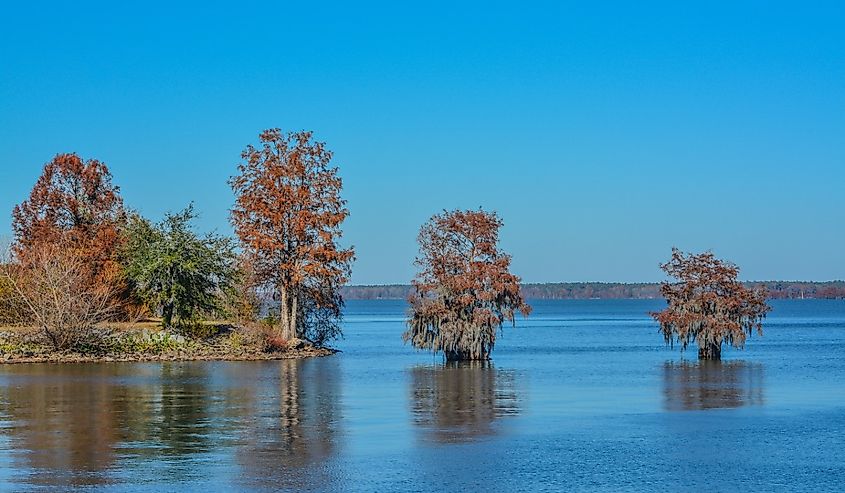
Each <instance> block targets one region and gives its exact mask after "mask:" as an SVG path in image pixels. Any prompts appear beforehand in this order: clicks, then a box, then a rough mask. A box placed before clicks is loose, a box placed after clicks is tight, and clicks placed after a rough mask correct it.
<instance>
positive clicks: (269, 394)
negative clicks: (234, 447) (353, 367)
mask: <svg viewBox="0 0 845 493" xmlns="http://www.w3.org/2000/svg"><path fill="white" fill-rule="evenodd" d="M263 370H264V373H262V374H261V375H259V377H258V378H257V381H254V383H253V388H254V389H255V390H256V392H257V395H256V399H254V400H252V404H253V409H252V410H251V413H252V415H253V416H254V420H253V421H252V422H251V423H250V425H251V426H250V428H249V429H248V430H246V433H245V436H244V437H243V443H242V444H241V447H240V449H239V451H238V457H239V461H240V462H241V463H242V465H243V467H244V468H245V469H247V470H248V473H247V474H246V476H247V477H251V478H259V480H260V481H261V483H262V486H265V487H273V488H293V489H300V488H305V487H308V488H309V489H313V488H317V489H319V488H320V487H321V486H325V484H326V483H327V482H329V481H330V479H331V478H330V477H328V475H329V471H328V470H327V469H326V468H325V463H326V461H327V460H328V459H330V458H331V457H332V456H333V455H334V454H335V453H336V449H337V435H338V426H339V425H340V420H341V416H340V389H339V380H338V379H339V371H338V368H337V362H336V360H332V359H320V360H281V361H278V362H273V363H268V364H264V365H263Z"/></svg>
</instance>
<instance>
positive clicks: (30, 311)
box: [0, 245, 119, 350]
mask: <svg viewBox="0 0 845 493" xmlns="http://www.w3.org/2000/svg"><path fill="white" fill-rule="evenodd" d="M77 253H78V252H75V251H74V250H73V249H70V248H66V247H63V246H61V245H40V246H38V247H37V248H33V249H30V251H29V252H28V253H27V255H26V257H25V258H23V259H19V261H18V262H6V263H4V264H3V269H2V275H0V277H2V278H3V280H4V282H6V283H7V284H8V285H9V286H11V290H12V297H13V298H14V303H15V305H16V306H17V307H18V308H17V309H18V311H19V313H18V316H19V317H18V318H19V319H20V320H21V321H22V322H23V323H26V324H28V325H33V326H35V327H37V328H38V329H39V330H40V331H42V333H43V334H44V335H45V336H46V338H47V339H48V340H49V342H50V344H52V346H53V347H54V349H56V350H66V349H69V348H72V347H73V346H74V345H76V344H78V343H79V342H80V341H82V340H83V339H85V338H88V337H89V336H90V335H91V332H92V329H93V328H94V326H95V325H96V324H98V323H100V322H103V321H105V320H108V319H109V318H110V317H111V316H113V315H114V314H115V313H116V312H117V310H118V307H119V302H118V301H117V296H116V295H117V293H116V290H115V288H114V283H111V282H102V281H100V280H95V279H99V278H100V277H101V276H99V275H98V276H92V273H91V268H90V266H89V265H88V264H87V262H85V260H84V257H82V256H81V255H78V254H77Z"/></svg>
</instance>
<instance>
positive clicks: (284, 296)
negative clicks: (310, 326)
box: [279, 288, 290, 340]
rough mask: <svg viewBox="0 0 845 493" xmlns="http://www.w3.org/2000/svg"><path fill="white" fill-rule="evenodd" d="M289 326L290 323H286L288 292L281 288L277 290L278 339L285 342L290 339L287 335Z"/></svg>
mask: <svg viewBox="0 0 845 493" xmlns="http://www.w3.org/2000/svg"><path fill="white" fill-rule="evenodd" d="M289 326H290V323H289V321H288V290H287V289H285V288H281V289H280V290H279V337H281V338H282V339H285V340H288V339H290V336H289V334H288V327H289Z"/></svg>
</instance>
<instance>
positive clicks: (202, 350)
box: [0, 328, 337, 364]
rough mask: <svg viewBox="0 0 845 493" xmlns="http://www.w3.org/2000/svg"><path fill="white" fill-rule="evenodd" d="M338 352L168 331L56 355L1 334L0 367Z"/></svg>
mask: <svg viewBox="0 0 845 493" xmlns="http://www.w3.org/2000/svg"><path fill="white" fill-rule="evenodd" d="M336 352H337V350H335V349H331V348H326V347H319V346H314V345H312V344H310V343H309V342H308V341H304V340H299V339H294V340H292V341H289V342H288V343H287V344H285V345H284V347H278V346H274V347H268V346H267V344H266V343H264V341H263V338H261V337H257V336H254V335H252V334H250V333H249V332H246V331H241V330H239V329H237V328H227V329H226V330H223V331H221V332H220V333H218V334H215V335H213V336H211V337H207V338H190V337H186V336H185V335H182V334H179V333H176V332H170V331H167V330H150V329H146V328H145V329H142V330H128V331H125V330H124V331H113V330H107V329H104V330H99V331H97V332H96V333H94V334H92V335H90V336H89V337H88V338H87V339H86V340H83V341H80V342H79V343H77V344H75V345H74V347H73V348H72V349H68V350H64V351H57V350H55V349H54V348H52V347H51V346H50V344H48V342H47V341H46V340H44V338H43V336H42V335H41V334H40V333H38V332H37V331H33V330H5V331H2V332H0V364H3V363H6V364H9V363H93V362H121V361H263V360H280V359H298V358H312V357H322V356H329V355H332V354H335V353H336Z"/></svg>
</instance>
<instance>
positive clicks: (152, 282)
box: [124, 206, 235, 327]
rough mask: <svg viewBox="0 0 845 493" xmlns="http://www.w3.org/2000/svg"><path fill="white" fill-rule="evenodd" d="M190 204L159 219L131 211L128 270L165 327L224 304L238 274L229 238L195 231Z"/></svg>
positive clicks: (136, 289)
mask: <svg viewBox="0 0 845 493" xmlns="http://www.w3.org/2000/svg"><path fill="white" fill-rule="evenodd" d="M195 217H196V215H195V214H194V212H193V207H192V206H188V208H186V209H185V210H184V211H182V212H180V213H178V214H167V215H166V216H165V218H164V221H162V222H161V223H159V224H152V223H150V222H149V221H148V220H146V219H144V218H142V217H140V216H138V215H133V216H131V217H130V220H129V224H128V226H127V233H126V237H127V238H126V246H125V248H124V257H125V263H126V274H127V277H128V279H129V280H130V283H131V284H132V287H133V289H134V290H135V291H136V292H137V293H138V294H139V295H140V297H141V298H142V299H143V300H144V301H145V302H146V303H147V304H148V305H149V306H150V308H151V309H153V310H156V311H159V312H160V313H161V316H162V324H163V325H164V326H165V327H169V326H172V325H174V324H175V325H185V324H190V323H192V322H195V321H196V319H197V316H198V315H199V314H201V313H208V312H211V311H214V310H217V309H218V308H219V307H220V303H221V300H222V296H221V295H222V294H223V291H224V290H226V289H228V288H229V287H230V286H231V285H232V282H233V280H234V278H235V253H234V249H233V246H232V242H231V241H230V240H229V239H228V238H224V237H220V236H216V235H213V234H208V235H206V236H204V237H200V236H197V235H196V233H194V232H193V230H192V229H191V221H192V220H193V219H194V218H195Z"/></svg>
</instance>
